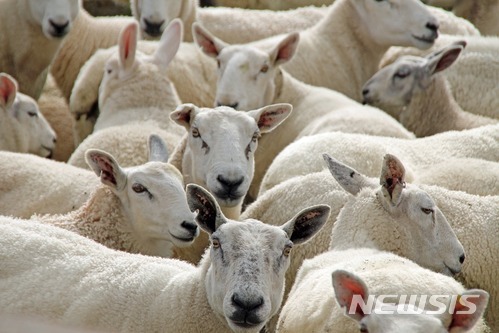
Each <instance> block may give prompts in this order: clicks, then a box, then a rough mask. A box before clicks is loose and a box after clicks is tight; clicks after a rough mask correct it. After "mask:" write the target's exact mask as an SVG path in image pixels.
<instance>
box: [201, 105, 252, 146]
mask: <svg viewBox="0 0 499 333" xmlns="http://www.w3.org/2000/svg"><path fill="white" fill-rule="evenodd" d="M193 126H194V127H197V128H198V129H199V130H200V131H201V135H203V133H204V134H207V133H211V134H212V135H214V134H215V133H219V134H220V135H223V136H224V137H227V135H228V134H229V133H230V134H231V135H232V136H233V135H237V136H240V135H241V136H248V137H249V138H250V137H251V136H253V133H254V132H255V131H256V130H257V129H258V126H257V124H256V121H255V119H254V118H253V117H250V116H249V115H247V114H246V113H245V112H244V111H235V110H233V109H231V108H229V107H223V106H222V107H218V108H215V109H202V110H201V112H199V113H198V114H197V115H196V118H195V119H194V122H193Z"/></svg>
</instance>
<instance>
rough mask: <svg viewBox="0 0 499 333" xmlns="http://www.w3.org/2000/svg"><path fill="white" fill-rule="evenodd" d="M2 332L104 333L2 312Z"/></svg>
mask: <svg viewBox="0 0 499 333" xmlns="http://www.w3.org/2000/svg"><path fill="white" fill-rule="evenodd" d="M0 332H2V333H20V332H22V333H104V332H102V331H101V332H97V331H89V330H83V329H79V328H78V327H68V326H67V325H60V324H57V323H54V322H50V321H47V320H41V319H39V318H34V317H31V316H12V315H1V314H0Z"/></svg>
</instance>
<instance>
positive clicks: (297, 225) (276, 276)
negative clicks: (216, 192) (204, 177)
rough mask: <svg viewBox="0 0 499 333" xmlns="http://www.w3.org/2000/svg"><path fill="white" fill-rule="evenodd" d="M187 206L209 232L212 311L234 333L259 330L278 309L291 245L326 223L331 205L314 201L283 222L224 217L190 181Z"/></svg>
mask: <svg viewBox="0 0 499 333" xmlns="http://www.w3.org/2000/svg"><path fill="white" fill-rule="evenodd" d="M187 196H188V201H189V206H190V207H191V209H193V210H197V211H199V214H198V217H197V221H198V223H199V225H200V227H201V228H203V230H204V231H206V232H208V233H209V234H210V239H211V246H210V250H209V256H210V259H211V264H210V267H209V268H208V271H207V273H206V279H205V287H206V293H207V297H208V302H209V304H210V306H211V307H212V309H213V310H214V312H215V313H216V314H217V315H219V316H221V317H222V318H225V320H226V321H227V324H228V325H229V327H230V328H231V329H232V330H233V331H234V332H259V331H260V329H262V328H263V326H264V325H265V323H266V321H268V320H269V319H270V318H271V317H272V316H273V315H274V314H275V313H276V312H277V310H278V309H279V307H280V305H281V302H282V297H283V292H284V276H285V272H286V270H287V269H288V267H289V260H290V258H289V257H290V255H291V249H292V247H293V245H297V244H300V243H303V242H306V241H308V240H309V239H310V238H311V237H313V236H314V235H315V234H316V233H317V232H318V231H319V230H320V228H321V227H322V226H323V225H324V223H325V222H326V220H327V218H328V216H329V211H330V208H329V207H328V206H314V207H310V208H308V209H305V210H303V211H301V212H300V213H298V214H297V215H296V216H295V217H294V218H292V219H291V220H290V221H288V222H287V223H285V224H284V225H282V226H281V227H276V226H270V225H267V224H265V223H262V222H260V221H257V220H245V221H240V222H239V221H237V222H236V221H233V220H228V219H226V218H225V217H224V216H223V214H222V213H221V211H220V207H219V206H218V204H217V202H216V200H215V198H213V196H212V195H211V194H210V193H209V192H208V191H206V190H204V189H203V188H202V187H200V186H197V185H194V184H189V185H188V186H187Z"/></svg>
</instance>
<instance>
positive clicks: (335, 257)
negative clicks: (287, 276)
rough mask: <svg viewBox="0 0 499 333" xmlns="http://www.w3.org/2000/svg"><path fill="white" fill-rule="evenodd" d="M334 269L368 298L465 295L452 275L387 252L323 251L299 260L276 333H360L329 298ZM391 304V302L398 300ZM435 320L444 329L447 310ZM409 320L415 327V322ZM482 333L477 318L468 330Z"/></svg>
mask: <svg viewBox="0 0 499 333" xmlns="http://www.w3.org/2000/svg"><path fill="white" fill-rule="evenodd" d="M336 270H346V271H348V272H349V273H351V274H355V275H356V276H357V277H359V278H361V279H362V280H363V281H364V283H365V284H366V286H367V288H368V290H369V294H370V295H449V296H457V295H461V294H462V293H463V292H464V291H465V289H464V287H463V286H462V285H461V284H460V283H459V282H457V281H455V280H454V279H453V278H452V277H448V276H444V275H442V274H438V273H435V272H433V271H430V270H428V269H424V268H422V267H420V266H418V265H417V264H415V263H414V262H412V261H410V260H408V259H405V258H403V257H400V256H397V255H395V254H393V253H391V252H383V251H379V250H375V249H367V248H357V249H350V250H344V251H334V250H333V251H328V252H326V253H323V254H320V255H318V256H317V257H315V258H313V259H308V260H305V261H304V263H303V265H302V267H301V268H300V271H299V272H298V274H297V277H296V282H295V285H294V286H293V289H292V290H291V292H290V294H289V297H288V300H287V302H286V303H285V305H284V306H283V308H282V311H281V314H280V316H279V324H278V327H277V331H276V332H280V333H284V332H286V333H292V332H327V331H331V330H338V332H345V333H349V332H351V333H355V332H358V331H359V327H358V323H357V322H356V321H354V320H352V319H351V318H348V317H347V316H345V314H344V313H345V309H342V308H340V307H339V305H338V303H337V302H336V300H335V299H334V290H333V286H332V284H331V273H332V272H334V271H336ZM390 300H391V301H394V303H396V304H397V303H399V301H400V300H395V299H394V298H390ZM423 304H424V305H423V308H426V309H429V308H431V306H428V303H423ZM348 310H349V309H346V311H348ZM437 318H439V319H440V320H441V323H440V325H441V326H442V327H448V325H450V322H451V321H452V315H450V314H449V312H448V311H445V312H444V314H442V315H439V316H438V317H437ZM414 321H415V322H414V324H416V325H415V326H416V327H417V324H418V322H417V318H414ZM487 331H488V329H487V327H486V326H485V324H484V323H483V321H481V320H480V321H479V323H478V324H477V325H476V326H475V327H474V328H473V330H471V331H470V332H487Z"/></svg>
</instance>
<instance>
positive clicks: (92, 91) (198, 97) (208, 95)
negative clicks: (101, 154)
mask: <svg viewBox="0 0 499 333" xmlns="http://www.w3.org/2000/svg"><path fill="white" fill-rule="evenodd" d="M346 1H350V0H346ZM342 2H344V0H342ZM412 2H413V1H412V0H411V1H408V3H409V6H411V3H412ZM168 4H174V2H168ZM402 4H404V7H405V6H407V5H406V4H405V1H404V2H403V3H402ZM347 5H348V4H347ZM342 6H343V7H345V5H342ZM356 6H357V5H356ZM416 6H417V5H416ZM333 7H334V6H333ZM333 7H331V8H330V9H328V10H327V11H325V13H324V15H325V16H324V18H323V20H321V22H320V26H323V28H324V30H326V31H325V32H320V31H319V30H321V29H322V28H320V26H319V25H318V26H315V27H314V28H311V29H309V30H307V35H309V36H310V38H311V39H315V34H316V33H319V34H325V35H326V36H329V37H330V39H333V38H334V39H337V36H331V34H330V31H342V34H341V36H345V39H346V40H347V41H348V43H349V44H348V45H350V44H351V42H350V41H349V39H350V37H348V36H350V35H349V34H350V33H351V31H350V30H349V29H350V27H349V25H348V24H351V23H352V22H355V21H356V20H357V21H358V20H360V19H359V18H355V14H353V15H354V16H353V17H352V18H351V19H348V18H346V17H348V16H345V17H343V16H342V15H343V13H340V12H339V11H337V10H333ZM340 7H341V6H340ZM418 8H419V7H418ZM420 9H421V8H419V9H416V10H412V9H410V10H409V12H410V14H407V13H405V12H396V13H394V14H393V16H394V17H396V18H394V19H393V20H395V21H397V20H399V19H400V17H402V16H404V15H407V16H409V17H412V16H413V15H418V13H420ZM372 10H373V9H370V11H371V12H372ZM422 10H423V11H424V12H426V9H424V8H423V9H422ZM429 10H431V8H430V9H429ZM440 12H441V13H445V11H440ZM333 13H334V16H331V14H333ZM354 13H355V11H354ZM404 13H405V14H404ZM336 14H339V16H340V18H337V17H335V16H336ZM345 14H346V13H345ZM402 14H404V15H402ZM163 15H164V14H163ZM428 15H429V17H430V14H428ZM435 15H436V16H438V15H439V14H438V13H435ZM385 16H386V15H385ZM431 17H432V16H431ZM438 17H439V16H438ZM245 19H247V18H246V15H245V14H243V15H242V17H238V18H237V19H236V22H235V23H234V24H233V26H231V27H230V28H228V27H227V23H226V22H225V21H224V23H220V20H218V21H217V22H219V24H220V26H221V28H220V29H218V30H217V29H215V28H213V27H211V28H212V29H214V32H215V33H217V34H220V36H222V37H225V38H227V41H229V42H230V41H232V38H234V42H237V41H238V38H239V37H233V36H242V35H243V34H245V31H246V30H248V27H247V26H244V25H242V24H241V20H245ZM340 19H341V20H346V22H343V21H341V22H340V23H338V26H340V27H339V28H338V27H336V25H335V24H333V26H331V27H329V26H328V22H329V21H340ZM432 20H433V17H432ZM317 21H318V20H317ZM387 21H389V20H387ZM451 21H453V20H452V19H451ZM458 21H459V23H452V24H451V27H466V26H467V24H468V25H469V23H466V20H462V19H460V20H458ZM461 21H462V22H461ZM258 22H259V21H258V20H253V19H252V20H251V25H253V26H255V29H258V27H259V23H258ZM404 22H409V21H408V20H407V19H406V20H404ZM373 24H375V25H376V26H379V25H380V23H379V22H374V23H373ZM400 26H401V28H400V29H403V27H405V26H406V25H404V24H400ZM240 27H242V28H243V30H244V31H240V32H238V33H234V31H236V29H239V28H240ZM344 29H346V30H347V31H346V32H343V30H344ZM380 29H384V28H383V27H381V28H380ZM422 29H424V24H422ZM475 30H476V29H475ZM237 31H239V30H237ZM383 31H385V30H383ZM449 33H451V32H450V31H449ZM470 33H472V32H470ZM227 34H230V36H226V35H227ZM459 34H467V33H466V31H460V32H459ZM249 35H250V36H251V37H253V38H255V39H259V38H260V36H261V35H259V34H258V33H251V34H249ZM387 35H388V34H387ZM302 37H303V38H304V36H302ZM303 38H302V39H303ZM407 39H410V40H411V42H413V41H414V40H413V38H412V37H410V36H407ZM370 40H371V38H369V39H368V41H366V42H364V44H362V43H360V44H362V45H361V46H365V45H368V44H370V43H371V42H370ZM248 41H249V40H248ZM328 43H331V42H330V41H329V40H328V41H327V43H324V45H325V46H324V48H326V51H327V50H329V49H330V48H331V47H333V46H326V44H328ZM332 43H334V41H333V42H332ZM387 43H388V44H387V45H386V48H388V46H390V45H391V44H392V42H391V41H390V42H387ZM344 45H346V44H345V41H344V40H343V39H342V40H341V41H339V42H338V44H337V46H338V48H339V49H343V46H344ZM404 45H405V43H404ZM138 48H139V49H140V50H141V51H142V52H145V53H148V54H150V53H152V52H154V51H155V49H156V46H155V43H151V42H140V43H139V45H138ZM333 48H334V47H333ZM352 48H354V47H353V46H352ZM360 49H361V51H360V52H359V54H358V55H356V54H345V55H344V56H342V58H343V60H342V61H344V62H345V63H349V62H350V60H351V59H352V58H359V59H361V58H362V59H364V56H365V55H366V54H371V53H370V52H371V49H370V50H368V51H366V52H363V51H364V48H362V47H361V48H360ZM317 50H318V51H317ZM326 51H324V50H323V49H322V48H321V47H318V46H317V45H310V47H309V48H307V51H303V52H304V53H306V54H305V55H304V57H305V58H307V59H310V60H307V61H306V63H305V65H304V67H310V64H309V62H314V63H318V62H322V61H320V60H314V59H312V57H311V55H314V54H316V55H317V57H318V58H320V59H322V58H323V57H325V55H328V53H327V52H326ZM112 52H113V51H110V50H108V51H107V52H106V50H102V51H100V52H96V54H95V55H94V56H93V57H92V58H90V59H89V61H88V62H87V64H86V65H85V66H84V67H83V68H82V72H81V73H80V75H79V76H78V79H77V81H76V82H75V87H74V89H73V92H72V96H71V100H72V101H71V103H70V110H71V112H72V113H74V114H75V117H76V118H80V117H82V118H85V115H86V114H88V113H91V112H92V110H93V109H94V106H95V105H96V102H97V99H98V87H99V84H100V81H101V80H102V70H103V68H104V64H105V62H106V61H107V59H108V57H109V56H110V54H112ZM383 52H384V51H380V54H379V55H376V57H378V56H379V58H381V56H382V53H383ZM331 57H332V58H337V57H338V54H333V55H328V59H330V58H331ZM367 58H369V59H371V58H370V57H367ZM369 59H367V60H366V61H368V62H369V64H370V65H369V66H368V65H366V64H363V65H362V66H357V67H358V68H357V70H359V69H360V68H367V67H369V68H370V69H369V70H368V71H367V72H369V73H365V74H362V75H361V76H362V78H361V79H360V80H357V79H356V80H355V81H356V85H357V86H356V87H353V88H352V91H353V90H355V96H356V98H355V99H356V100H358V101H360V92H357V90H360V88H361V86H362V85H363V84H364V83H365V81H366V80H367V79H368V78H369V77H370V76H371V75H372V74H374V73H375V71H376V69H377V67H378V62H379V59H377V60H376V59H374V60H372V61H371V60H369ZM340 67H341V68H342V69H343V68H345V67H348V66H343V65H341V66H340ZM215 68H216V63H215V62H214V61H213V60H211V59H206V57H204V56H203V55H202V54H201V52H200V51H199V50H198V49H197V47H196V46H194V45H192V44H188V43H187V44H186V43H184V44H182V46H181V48H180V50H179V54H178V56H177V57H176V58H175V59H174V60H173V62H172V65H171V66H170V68H169V72H168V76H169V77H170V79H171V80H172V82H173V83H174V84H175V87H176V88H177V91H178V93H179V96H180V99H181V100H182V101H185V102H189V103H193V104H195V105H199V106H212V105H213V103H214V100H215V87H216V75H215ZM334 71H335V72H336V71H338V70H337V69H334ZM348 73H353V71H350V70H348ZM75 75H76V74H75ZM315 75H319V76H321V77H323V76H324V75H323V69H322V67H321V69H319V70H317V73H316V74H315ZM312 76H313V75H312ZM352 76H357V74H355V75H354V74H352V75H350V74H348V75H347V79H345V80H343V81H344V82H350V81H352ZM338 81H340V80H338ZM71 82H72V81H71ZM342 92H343V93H345V92H344V91H342ZM347 95H348V94H347ZM350 97H351V96H350ZM82 122H83V124H82V126H84V127H90V128H91V126H92V124H91V123H90V124H88V123H85V119H83V121H82Z"/></svg>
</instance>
